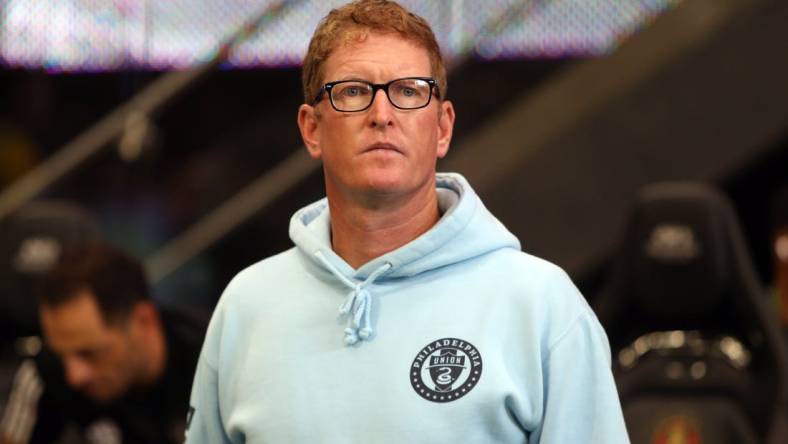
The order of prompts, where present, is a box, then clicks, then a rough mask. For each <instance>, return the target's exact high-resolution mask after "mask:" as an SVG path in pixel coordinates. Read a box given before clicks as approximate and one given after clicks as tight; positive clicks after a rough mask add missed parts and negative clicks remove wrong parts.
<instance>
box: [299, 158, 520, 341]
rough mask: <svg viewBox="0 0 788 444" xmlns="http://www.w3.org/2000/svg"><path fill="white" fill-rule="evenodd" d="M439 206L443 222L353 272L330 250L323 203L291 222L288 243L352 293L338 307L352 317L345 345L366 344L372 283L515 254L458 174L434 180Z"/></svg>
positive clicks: (512, 240) (514, 244) (509, 238)
mask: <svg viewBox="0 0 788 444" xmlns="http://www.w3.org/2000/svg"><path fill="white" fill-rule="evenodd" d="M436 186H437V193H438V206H439V208H440V211H441V213H442V216H441V218H440V220H439V221H438V223H436V224H435V225H434V226H433V227H432V228H430V229H429V230H428V231H427V232H425V233H424V234H422V235H421V236H419V237H418V238H416V239H414V240H413V241H411V242H409V243H407V244H405V245H403V246H401V247H400V248H397V249H396V250H394V251H391V252H389V253H386V254H384V255H382V256H380V257H378V258H376V259H373V260H371V261H370V262H368V263H366V264H364V265H362V266H361V267H359V268H358V269H353V268H352V267H351V266H350V265H348V264H347V262H345V261H344V260H343V259H342V258H341V257H339V256H338V255H337V254H336V253H334V251H333V250H332V248H331V218H330V211H329V207H328V200H327V199H325V198H324V199H321V200H319V201H317V202H315V203H313V204H311V205H308V206H306V207H304V208H302V209H301V210H299V211H297V212H296V213H295V214H294V215H293V217H292V219H291V220H290V238H291V239H292V240H293V242H294V243H295V245H296V247H297V248H298V249H299V250H300V251H301V252H302V253H303V254H304V255H305V256H306V257H307V258H309V260H311V261H313V262H314V263H315V264H316V265H317V266H318V267H320V268H322V269H325V270H327V271H328V272H330V273H331V274H332V275H334V276H335V277H336V278H337V279H338V280H339V281H340V282H342V283H343V284H344V285H345V286H346V287H348V288H349V289H350V290H351V293H350V294H349V295H348V297H347V299H346V300H345V302H344V303H343V304H342V306H341V307H340V313H341V314H352V316H351V319H350V324H349V326H348V328H347V329H346V330H345V341H346V342H347V343H348V344H353V343H355V342H357V341H358V340H360V339H361V340H363V339H368V338H369V337H370V336H371V333H372V328H371V326H370V325H369V310H370V306H371V303H372V298H371V295H370V294H369V292H368V291H367V289H368V286H369V285H370V284H371V283H372V282H382V281H385V280H386V279H392V278H403V277H411V276H416V275H418V274H421V273H424V272H427V271H430V270H434V269H437V268H440V267H444V266H447V265H452V264H455V263H459V262H463V261H466V260H469V259H472V258H474V257H477V256H480V255H483V254H486V253H490V252H492V251H495V250H498V249H502V248H513V249H517V250H519V249H520V242H519V241H518V240H517V238H516V237H515V236H514V235H513V234H512V233H510V232H509V231H508V230H507V229H506V227H504V226H503V224H501V222H499V221H498V219H496V218H495V217H494V216H493V215H492V214H491V213H490V212H489V211H488V210H487V209H486V208H485V207H484V205H483V204H482V202H481V200H480V199H479V197H478V196H477V195H476V193H475V192H474V191H473V189H472V188H471V186H470V185H469V184H468V182H467V181H466V180H465V178H464V177H462V176H461V175H459V174H456V173H439V174H437V175H436Z"/></svg>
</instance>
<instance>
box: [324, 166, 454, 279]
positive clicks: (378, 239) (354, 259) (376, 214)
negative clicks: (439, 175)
mask: <svg viewBox="0 0 788 444" xmlns="http://www.w3.org/2000/svg"><path fill="white" fill-rule="evenodd" d="M329 188H330V187H328V186H327V187H326V194H327V195H328V202H329V206H330V208H331V244H332V248H333V249H334V252H335V253H337V254H338V255H339V256H340V257H341V258H342V259H344V260H345V262H347V263H348V264H349V265H350V266H351V267H353V268H359V267H360V266H362V265H364V264H366V263H367V262H369V261H371V260H373V259H375V258H377V257H379V256H382V255H384V254H386V253H388V252H390V251H393V250H396V249H397V248H399V247H401V246H403V245H405V244H407V243H408V242H410V241H412V240H414V239H416V238H417V237H419V236H420V235H422V234H423V233H424V232H426V231H427V230H429V229H430V228H432V226H433V225H435V224H436V223H437V222H438V219H440V214H439V211H438V196H437V193H436V191H435V183H434V179H433V182H432V183H431V184H430V186H428V187H424V188H423V190H422V191H419V192H417V193H416V195H408V196H386V195H377V196H366V197H364V198H355V199H354V198H349V197H348V196H347V195H345V194H343V193H336V192H332V190H330V189H329Z"/></svg>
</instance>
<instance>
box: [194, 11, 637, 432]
mask: <svg viewBox="0 0 788 444" xmlns="http://www.w3.org/2000/svg"><path fill="white" fill-rule="evenodd" d="M303 80H304V91H305V100H306V103H305V104H304V105H302V106H301V107H300V108H299V111H298V125H299V128H300V130H301V134H302V136H303V140H304V143H305V145H306V147H307V149H308V150H309V153H310V154H311V155H312V156H313V157H314V158H316V159H321V160H322V162H323V171H324V175H325V187H326V194H327V199H324V200H321V201H318V202H316V203H314V204H312V205H309V206H307V207H305V208H304V209H302V210H300V211H298V212H297V213H296V214H295V215H294V216H293V218H292V220H291V225H290V236H291V238H292V240H293V242H294V243H295V248H293V249H291V250H288V251H286V252H284V253H282V254H279V255H276V256H274V257H271V258H268V259H266V260H264V261H262V262H260V263H257V264H255V265H252V266H251V267H249V268H248V269H246V270H244V271H242V272H241V273H240V274H239V275H238V276H236V278H235V279H233V281H232V282H231V283H230V284H229V286H228V287H227V289H226V291H225V292H224V294H223V295H222V298H221V300H220V302H219V304H218V306H217V308H216V311H215V312H214V316H213V319H212V321H211V325H210V327H209V331H208V335H207V337H206V342H205V344H204V346H203V351H202V353H201V358H200V362H199V364H198V368H197V374H196V376H195V382H194V386H193V388H192V399H191V405H192V408H191V412H192V415H191V422H190V426H189V428H188V429H187V442H188V443H191V444H201V443H212V444H213V443H260V442H272V443H278V442H303V443H307V442H308V443H313V442H326V443H339V442H341V443H360V442H364V443H366V442H374V443H402V442H446V443H453V442H472V443H486V442H502V443H514V442H517V443H522V442H531V443H537V442H541V443H578V442H583V443H623V442H628V439H627V435H626V430H625V427H624V422H623V419H622V414H621V408H620V405H619V401H618V398H617V395H616V389H615V385H614V382H613V378H612V375H611V372H610V352H609V348H608V343H607V339H606V337H605V334H604V332H603V330H602V328H601V327H600V325H599V323H598V322H597V320H596V318H595V316H594V314H593V313H592V312H591V310H590V309H589V307H588V305H587V304H586V303H585V301H584V300H583V298H582V296H581V295H580V294H579V293H578V291H577V290H576V289H575V287H574V286H573V285H572V283H571V282H570V280H569V279H568V277H567V276H566V275H565V274H564V273H563V272H562V271H561V270H560V269H558V268H557V267H555V266H554V265H551V264H549V263H547V262H545V261H542V260H539V259H537V258H534V257H532V256H529V255H527V254H524V253H522V252H520V251H519V250H520V245H519V242H518V241H517V239H516V238H515V237H514V236H513V235H512V234H511V233H509V232H508V231H506V229H505V228H504V227H503V226H502V225H501V224H500V223H499V222H498V221H497V220H496V219H495V218H494V217H493V216H492V215H491V214H489V213H488V212H487V210H486V209H485V208H484V206H483V205H482V203H481V202H480V200H479V198H478V197H477V196H476V195H475V194H474V192H473V190H472V189H471V188H470V186H469V185H468V183H467V182H466V181H465V180H464V179H463V178H462V177H461V176H459V175H457V174H439V175H437V176H436V174H435V164H436V160H437V159H438V158H440V157H443V156H444V155H445V154H446V152H447V150H448V148H449V142H450V140H451V135H452V126H453V123H454V109H453V107H452V104H451V103H450V102H449V101H447V100H445V94H446V72H445V68H444V67H443V62H442V60H441V56H440V51H439V48H438V45H437V43H436V40H435V37H434V35H433V33H432V31H431V30H430V28H429V25H428V24H427V23H426V22H425V21H424V20H423V19H421V18H420V17H417V16H415V15H413V14H411V13H409V12H407V11H406V10H404V9H403V8H402V7H400V6H399V5H397V4H395V3H393V2H389V1H385V0H369V1H364V0H362V1H358V2H354V3H351V4H349V5H346V6H344V7H342V8H339V9H337V10H334V11H332V12H331V13H330V14H329V15H328V16H327V17H326V18H325V19H324V20H323V22H321V24H320V25H319V26H318V29H317V30H316V31H315V34H314V36H313V38H312V41H311V43H310V45H309V49H308V52H307V55H306V58H305V60H304V79H303ZM338 307H339V314H337V308H338Z"/></svg>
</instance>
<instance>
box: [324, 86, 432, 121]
mask: <svg viewBox="0 0 788 444" xmlns="http://www.w3.org/2000/svg"><path fill="white" fill-rule="evenodd" d="M437 85H438V82H436V81H435V79H433V78H430V77H405V78H402V79H394V80H392V81H390V82H388V83H370V82H367V81H364V80H340V81H338V82H329V83H326V84H325V85H323V87H322V88H320V91H319V92H318V93H317V95H316V96H315V100H314V102H313V105H314V104H317V103H319V102H320V101H321V100H323V95H324V94H328V98H329V100H330V101H331V106H332V107H334V109H335V110H337V111H339V112H343V113H353V112H358V111H364V110H365V109H367V108H369V107H370V106H371V105H372V102H373V101H374V100H375V94H377V92H378V90H379V89H382V90H383V91H384V92H385V93H386V97H388V99H389V102H391V104H392V105H394V107H395V108H399V109H419V108H424V107H425V106H427V105H429V104H430V100H431V99H432V93H433V91H435V95H436V96H437V97H439V98H440V96H439V92H438V88H437Z"/></svg>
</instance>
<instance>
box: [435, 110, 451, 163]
mask: <svg viewBox="0 0 788 444" xmlns="http://www.w3.org/2000/svg"><path fill="white" fill-rule="evenodd" d="M440 106H441V108H440V110H439V111H438V152H437V156H438V158H439V159H442V158H443V157H444V156H445V155H446V153H448V152H449V144H451V135H452V132H453V131H454V105H452V104H451V102H450V101H448V100H444V101H443V102H441V104H440Z"/></svg>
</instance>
